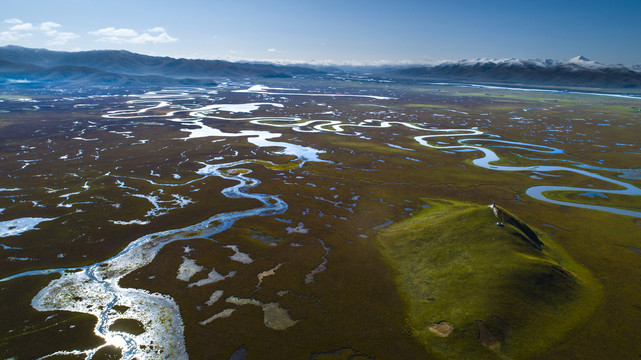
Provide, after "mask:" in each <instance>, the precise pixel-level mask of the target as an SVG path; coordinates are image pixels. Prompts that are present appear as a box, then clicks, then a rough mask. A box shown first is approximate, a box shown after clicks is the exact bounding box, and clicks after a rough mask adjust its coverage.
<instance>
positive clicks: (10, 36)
mask: <svg viewBox="0 0 641 360" xmlns="http://www.w3.org/2000/svg"><path fill="white" fill-rule="evenodd" d="M31 35H32V34H30V33H16V32H14V31H1V32H0V41H18V40H20V39H24V38H27V37H30V36H31Z"/></svg>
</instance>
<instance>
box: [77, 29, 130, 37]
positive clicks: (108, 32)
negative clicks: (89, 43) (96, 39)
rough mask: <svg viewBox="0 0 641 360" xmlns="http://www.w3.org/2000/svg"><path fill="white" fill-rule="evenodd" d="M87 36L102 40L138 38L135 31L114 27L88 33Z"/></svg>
mask: <svg viewBox="0 0 641 360" xmlns="http://www.w3.org/2000/svg"><path fill="white" fill-rule="evenodd" d="M89 34H91V35H95V36H102V37H103V38H121V37H122V38H130V37H134V36H138V33H137V32H136V31H135V30H132V29H127V28H119V29H116V28H114V27H106V28H102V29H98V30H96V31H90V32H89Z"/></svg>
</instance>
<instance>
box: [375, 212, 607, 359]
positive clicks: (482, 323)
mask: <svg viewBox="0 0 641 360" xmlns="http://www.w3.org/2000/svg"><path fill="white" fill-rule="evenodd" d="M428 204H429V207H427V208H426V209H425V211H423V212H422V213H421V214H419V215H416V216H414V217H411V218H408V219H406V220H404V221H402V222H400V223H397V224H394V225H391V226H389V227H387V228H384V229H383V230H381V233H380V234H379V241H380V245H381V247H382V252H383V254H384V255H385V257H386V258H387V259H388V260H389V261H390V262H391V264H392V267H393V268H394V269H395V271H396V273H397V276H396V282H397V284H398V287H399V289H400V291H401V293H402V295H403V298H404V300H405V303H406V306H407V311H406V314H407V318H408V324H409V326H410V327H411V329H412V332H413V334H414V336H415V337H416V338H417V340H418V341H419V342H420V343H422V344H423V345H424V346H425V347H426V349H427V350H428V351H429V352H431V353H433V354H434V355H437V356H439V357H443V358H450V359H471V358H474V359H483V358H487V359H493V358H527V357H528V356H529V355H533V354H535V353H538V352H541V351H543V350H544V349H545V348H548V347H549V346H551V345H553V344H554V343H555V342H556V341H558V340H560V339H562V337H563V336H564V334H566V333H567V331H568V330H570V329H572V328H573V327H575V326H577V325H578V324H579V323H580V322H581V321H582V320H583V319H585V318H586V317H587V316H588V315H589V314H590V313H591V311H592V310H593V309H594V307H595V306H596V304H597V303H598V301H599V285H598V283H596V281H595V280H594V279H593V278H592V277H591V275H590V274H589V272H588V271H587V270H586V269H585V268H583V267H581V266H579V265H578V264H576V263H575V262H573V261H572V259H570V258H569V257H568V256H567V255H566V254H565V253H564V252H563V251H562V250H561V249H560V248H559V247H557V246H556V245H555V244H554V243H553V242H552V241H551V240H550V239H549V238H548V237H547V236H546V235H545V234H543V233H541V232H538V231H536V230H535V229H533V228H531V227H530V226H528V225H527V224H525V223H523V222H522V221H521V220H519V219H518V218H517V217H515V216H514V215H513V214H510V213H508V212H507V211H505V210H504V209H501V210H502V211H503V223H504V226H498V225H497V220H498V219H497V218H496V217H495V215H494V213H493V211H492V209H491V208H490V207H489V206H481V205H475V204H468V203H461V202H454V201H444V200H430V201H428Z"/></svg>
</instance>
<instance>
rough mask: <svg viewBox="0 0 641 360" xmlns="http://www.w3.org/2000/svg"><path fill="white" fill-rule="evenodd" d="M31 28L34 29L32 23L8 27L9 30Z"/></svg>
mask: <svg viewBox="0 0 641 360" xmlns="http://www.w3.org/2000/svg"><path fill="white" fill-rule="evenodd" d="M33 29H35V27H34V26H33V24H32V23H21V24H16V25H13V26H12V27H10V28H9V30H11V31H29V30H33Z"/></svg>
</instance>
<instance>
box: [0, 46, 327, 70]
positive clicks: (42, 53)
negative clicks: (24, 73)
mask: <svg viewBox="0 0 641 360" xmlns="http://www.w3.org/2000/svg"><path fill="white" fill-rule="evenodd" d="M0 60H5V61H10V62H14V63H25V64H33V65H39V66H44V67H54V66H86V67H91V68H95V69H99V70H103V71H108V72H114V73H120V74H136V75H162V76H171V77H185V76H190V77H235V76H259V77H262V76H275V75H281V76H283V75H286V76H291V75H298V74H319V73H320V72H319V71H317V70H313V69H309V68H305V67H300V66H279V65H272V64H250V63H235V62H229V61H222V60H193V59H175V58H170V57H159V56H149V55H142V54H136V53H132V52H129V51H124V50H95V51H79V52H65V51H50V50H46V49H29V48H23V47H19V46H5V47H0Z"/></svg>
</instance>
